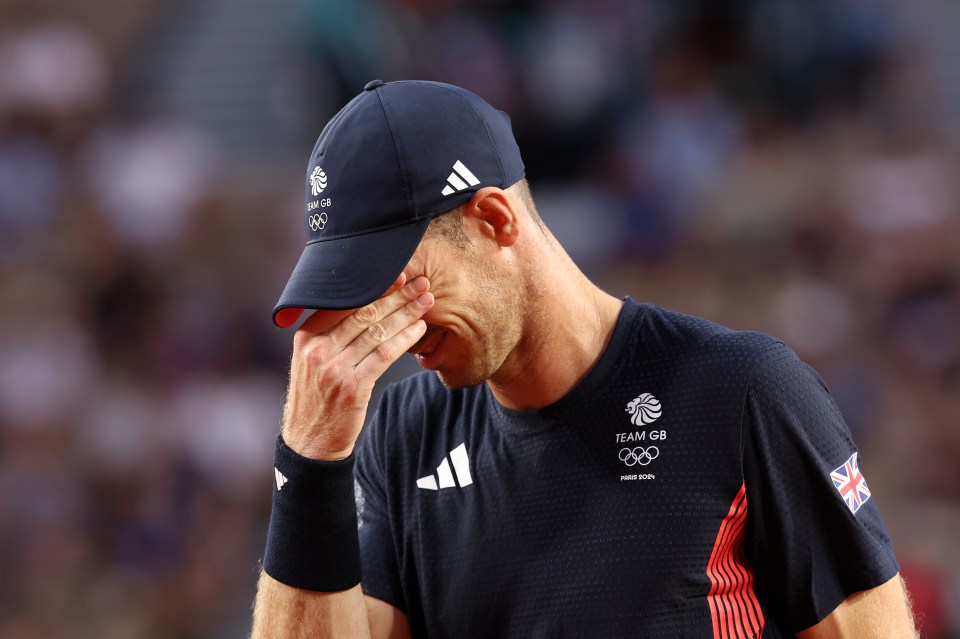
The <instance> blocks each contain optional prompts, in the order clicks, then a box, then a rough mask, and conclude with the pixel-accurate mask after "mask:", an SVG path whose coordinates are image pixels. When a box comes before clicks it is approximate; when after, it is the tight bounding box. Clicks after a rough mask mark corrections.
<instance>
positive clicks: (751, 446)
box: [743, 342, 899, 632]
mask: <svg viewBox="0 0 960 639" xmlns="http://www.w3.org/2000/svg"><path fill="white" fill-rule="evenodd" d="M743 419H744V421H743V474H744V483H745V485H746V490H747V504H748V505H747V513H748V515H747V530H746V533H745V551H746V553H747V560H748V562H749V563H750V566H751V568H752V569H753V571H754V573H755V575H756V585H757V589H758V592H759V594H760V595H761V599H762V600H763V601H764V603H765V605H766V606H768V607H771V608H773V609H774V611H775V612H776V614H777V616H779V617H780V618H782V619H784V620H786V622H787V623H788V624H789V625H790V627H791V630H793V631H794V632H797V631H800V630H803V629H805V628H808V627H810V626H813V625H814V624H816V623H817V622H818V621H820V620H822V619H823V618H824V617H826V616H827V615H829V614H830V613H831V612H832V611H833V610H834V609H835V608H836V607H837V606H838V605H839V604H840V603H841V602H843V600H844V599H846V598H847V597H848V596H850V595H851V594H853V593H855V592H858V591H862V590H868V589H870V588H874V587H876V586H879V585H881V584H883V583H885V582H886V581H888V580H889V579H891V578H892V577H893V576H894V575H895V574H896V573H897V571H898V570H899V567H898V565H897V562H896V558H895V556H894V552H893V546H892V543H891V541H890V537H889V535H888V534H887V530H886V527H885V526H884V524H883V520H882V519H881V517H880V512H879V511H878V510H877V506H876V500H875V499H872V498H871V494H870V491H869V484H868V483H866V478H867V477H869V471H870V465H869V460H864V459H861V458H860V455H859V452H858V451H857V448H856V446H855V444H854V442H853V438H852V437H851V435H850V431H849V429H848V428H847V426H846V424H845V423H844V420H843V417H842V416H841V414H840V410H839V409H838V407H837V405H836V403H835V402H834V401H833V399H832V398H831V396H830V394H829V392H828V391H827V389H826V387H825V385H824V383H823V381H822V380H821V379H820V377H819V376H818V375H817V374H816V372H814V371H813V369H811V368H810V367H809V366H807V365H806V364H804V363H803V362H801V361H800V360H799V358H798V357H797V356H796V354H795V353H794V352H793V351H792V350H790V349H789V348H787V347H786V346H785V345H784V344H782V343H779V342H778V343H776V344H773V345H771V346H769V347H767V348H766V350H765V351H764V352H763V353H762V355H761V356H760V359H759V361H758V363H757V366H756V370H755V373H754V375H753V378H752V380H751V384H750V387H749V390H748V392H747V398H746V402H745V406H744V418H743Z"/></svg>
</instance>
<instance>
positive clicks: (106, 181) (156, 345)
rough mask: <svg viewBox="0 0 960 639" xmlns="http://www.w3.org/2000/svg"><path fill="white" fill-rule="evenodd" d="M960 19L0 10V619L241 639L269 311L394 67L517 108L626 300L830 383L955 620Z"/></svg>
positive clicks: (457, 7)
mask: <svg viewBox="0 0 960 639" xmlns="http://www.w3.org/2000/svg"><path fill="white" fill-rule="evenodd" d="M958 27H960V5H958V4H957V3H954V2H950V1H949V0H912V1H911V2H909V3H907V2H893V1H892V0H891V1H890V2H884V1H882V0H830V1H826V0H727V1H726V2H706V1H696V0H580V1H573V0H566V1H556V2H546V1H534V0H527V1H513V2H508V1H495V0H487V1H485V2H482V1H479V0H473V1H470V0H459V1H457V0H393V1H388V0H173V1H166V2H161V1H160V0H88V1H86V2H68V1H66V0H59V1H58V0H0V637H2V638H3V639H28V638H29V639H33V638H43V639H73V638H87V637H90V638H92V637H97V638H99V639H113V638H117V639H121V638H122V639H141V638H142V639H154V638H157V639H160V638H164V639H166V638H170V639H200V638H210V639H221V638H223V639H226V638H234V637H243V636H246V633H247V632H248V630H249V625H250V621H249V619H250V606H251V602H252V600H253V595H254V586H255V581H256V577H257V571H258V567H257V565H258V561H259V559H260V557H261V556H262V548H263V544H264V539H265V530H266V521H267V517H268V514H269V505H270V504H269V501H270V497H269V496H270V491H271V481H272V468H271V465H272V464H271V461H272V450H273V437H274V435H275V433H276V432H277V428H278V419H279V416H280V410H281V403H282V398H283V392H284V387H285V381H286V374H287V364H288V357H289V351H290V341H291V337H292V335H291V333H290V332H289V331H280V330H278V329H275V328H274V327H273V325H272V324H271V321H270V312H271V309H272V307H273V304H274V303H275V301H276V299H277V297H278V296H279V293H280V291H281V289H282V287H283V284H284V282H285V281H286V278H287V276H288V274H289V272H290V270H291V268H292V267H293V265H294V263H295V262H296V259H297V257H298V256H299V254H300V251H301V248H302V244H303V239H304V238H303V231H302V224H303V222H302V217H301V215H302V207H303V202H302V195H303V188H302V183H303V179H304V175H305V167H306V165H305V162H306V159H307V158H308V155H309V153H310V150H311V149H312V147H313V144H314V141H315V139H316V137H317V135H318V134H319V132H320V129H321V127H322V125H323V123H324V122H325V121H326V120H327V119H328V118H329V117H330V116H331V115H333V114H334V113H335V112H336V111H337V110H338V109H339V108H340V106H342V104H343V103H344V102H346V101H347V100H348V99H349V98H350V97H352V96H353V95H355V94H356V93H358V92H359V91H360V89H361V88H362V87H363V85H364V84H365V83H366V82H367V81H369V80H371V79H373V78H383V79H384V80H390V79H401V78H423V79H434V80H443V81H450V82H453V83H456V84H459V85H462V86H465V87H467V88H469V89H472V90H473V91H475V92H477V93H479V94H480V95H481V96H483V97H485V98H486V99H487V100H488V101H490V102H491V103H493V104H494V105H496V106H497V107H499V108H502V109H505V110H507V111H509V112H510V113H511V115H512V118H513V123H514V128H515V132H516V135H517V138H518V140H519V142H520V146H521V149H522V150H523V153H524V158H525V161H526V164H527V168H528V176H529V178H530V181H531V184H532V187H533V191H534V195H535V197H536V199H537V201H538V204H539V207H540V210H541V213H542V215H543V217H544V218H545V220H546V221H547V223H548V224H549V225H550V226H551V227H552V228H553V229H554V231H555V233H556V234H557V235H558V237H559V238H560V239H561V241H562V242H564V243H565V244H566V246H567V247H568V249H569V250H570V252H571V254H572V255H573V256H574V258H575V259H576V260H577V262H578V263H579V264H580V265H581V266H582V268H583V269H584V270H585V271H586V272H587V273H588V275H590V276H591V277H592V278H594V279H595V280H596V281H597V282H598V283H600V284H601V285H602V286H603V287H604V288H606V289H607V290H609V291H610V292H612V293H614V294H616V295H631V296H633V297H634V298H636V299H638V300H641V301H649V302H653V303H656V304H660V305H662V306H666V307H669V308H673V309H676V310H680V311H685V312H690V313H694V314H698V315H701V316H704V317H707V318H709V319H712V320H715V321H717V322H721V323H724V324H727V325H729V326H732V327H735V328H744V329H756V330H761V331H765V332H768V333H771V334H773V335H775V336H778V337H780V338H782V339H783V340H784V341H786V342H787V343H788V344H789V345H790V346H792V347H793V348H794V349H795V350H797V351H798V352H799V353H800V355H801V356H802V357H803V358H804V359H805V360H806V361H808V362H809V363H811V364H812V365H813V366H815V367H816V368H817V369H818V371H820V373H821V374H822V375H823V377H824V378H825V380H826V381H827V383H828V385H829V387H830V388H831V391H832V392H833V394H834V396H835V397H836V399H837V401H838V402H839V404H840V405H841V407H842V409H843V411H844V414H845V415H846V417H847V419H848V422H849V425H850V427H851V429H852V430H853V432H854V434H855V437H856V438H857V441H858V443H859V445H860V448H861V451H862V453H861V454H862V460H863V461H862V466H863V469H864V471H865V475H866V476H867V478H868V479H869V482H870V486H871V488H872V490H873V494H874V498H875V499H876V500H877V502H878V503H879V504H880V506H881V508H882V511H883V513H884V515H885V518H886V521H887V524H888V526H889V529H890V532H891V534H892V536H893V538H894V542H895V544H896V547H897V551H898V554H899V558H900V560H901V562H902V566H903V573H904V575H905V576H906V577H907V579H908V581H909V585H910V588H911V590H912V594H913V597H914V605H915V608H916V610H917V613H918V616H919V618H920V621H921V623H922V627H923V632H924V636H927V637H932V638H937V639H941V638H948V637H960V534H958V532H957V531H958V530H960V241H958V236H960V199H958V196H960V194H958V189H957V185H958V177H960V172H958V168H960V167H958V159H960V65H957V64H956V60H957V59H958V56H960V44H958V42H960V41H958V40H957V35H956V34H957V29H958ZM415 368H416V367H415V364H414V363H413V362H412V361H411V362H403V363H401V364H398V365H397V366H396V367H395V369H394V370H392V371H391V373H390V374H389V378H390V379H396V378H398V377H400V376H402V375H406V374H409V373H410V372H411V371H413V370H415Z"/></svg>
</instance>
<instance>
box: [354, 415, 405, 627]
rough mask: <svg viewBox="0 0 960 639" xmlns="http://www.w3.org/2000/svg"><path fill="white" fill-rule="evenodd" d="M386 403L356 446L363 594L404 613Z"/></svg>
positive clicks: (355, 473)
mask: <svg viewBox="0 0 960 639" xmlns="http://www.w3.org/2000/svg"><path fill="white" fill-rule="evenodd" d="M385 402H386V399H385V398H384V399H383V400H382V401H381V404H380V407H379V408H378V410H377V413H376V414H375V415H374V417H373V419H372V420H371V422H370V423H369V424H367V426H366V427H365V428H364V430H363V433H362V434H361V436H360V439H359V441H358V442H357V446H356V466H355V468H354V479H355V481H356V501H357V525H358V527H359V528H358V533H359V535H360V558H361V563H362V566H363V580H362V587H363V592H364V593H365V594H368V595H371V596H373V597H376V598H377V599H382V600H383V601H386V602H387V603H389V604H391V605H393V606H395V607H397V608H399V609H400V610H402V611H404V612H406V611H407V608H406V603H405V600H404V597H403V590H402V587H401V584H400V571H399V561H398V550H397V543H398V541H397V539H398V537H397V536H396V535H395V532H394V531H393V529H392V526H391V517H390V504H389V498H388V494H387V490H386V486H387V485H388V483H387V479H386V475H385V471H384V465H383V454H382V453H383V446H382V441H383V440H382V437H383V430H382V427H383V423H382V419H383V418H382V415H384V414H386V409H385V406H384V404H385Z"/></svg>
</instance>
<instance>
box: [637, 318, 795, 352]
mask: <svg viewBox="0 0 960 639" xmlns="http://www.w3.org/2000/svg"><path fill="white" fill-rule="evenodd" d="M640 307H641V316H642V324H641V328H640V332H641V339H642V340H643V342H644V344H645V346H646V347H647V348H648V349H650V350H653V351H661V352H678V353H679V352H683V353H687V354H694V355H701V356H721V357H747V358H751V359H752V358H756V357H759V356H760V355H761V354H762V353H763V352H764V351H766V350H767V349H769V348H771V347H773V346H774V345H782V342H781V341H780V340H778V339H777V338H775V337H772V336H770V335H767V334H766V333H761V332H758V331H753V330H741V329H735V328H731V327H728V326H724V325H722V324H719V323H717V322H714V321H712V320H709V319H706V318H703V317H698V316H696V315H689V314H686V313H682V312H679V311H674V310H670V309H666V308H662V307H659V306H656V305H654V304H641V305H640Z"/></svg>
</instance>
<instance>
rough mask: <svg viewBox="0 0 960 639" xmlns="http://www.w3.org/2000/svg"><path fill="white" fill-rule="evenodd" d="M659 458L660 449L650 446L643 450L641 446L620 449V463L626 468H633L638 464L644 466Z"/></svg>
mask: <svg viewBox="0 0 960 639" xmlns="http://www.w3.org/2000/svg"><path fill="white" fill-rule="evenodd" d="M659 456H660V449H659V448H657V447H656V446H651V447H650V448H644V447H643V446H637V447H636V448H632V449H631V448H622V449H620V461H622V462H623V463H624V464H626V465H627V466H635V465H636V464H640V465H641V466H646V465H647V464H649V463H650V462H652V461H653V460H654V459H656V458H657V457H659Z"/></svg>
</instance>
